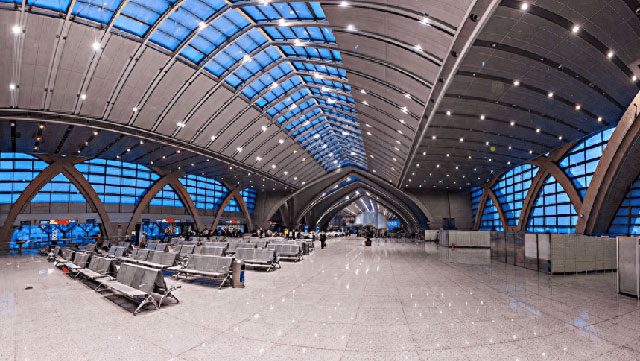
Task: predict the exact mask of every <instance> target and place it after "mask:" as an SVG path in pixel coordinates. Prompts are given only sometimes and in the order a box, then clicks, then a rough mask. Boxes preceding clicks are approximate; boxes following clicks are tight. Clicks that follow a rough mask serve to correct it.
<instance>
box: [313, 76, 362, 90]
mask: <svg viewBox="0 0 640 361" xmlns="http://www.w3.org/2000/svg"><path fill="white" fill-rule="evenodd" d="M302 78H303V79H304V81H305V82H306V83H307V84H315V85H319V86H326V87H329V88H334V89H338V90H341V91H343V92H346V93H350V92H351V85H349V84H345V83H341V82H339V81H333V80H329V79H317V78H314V77H312V76H310V75H305V76H303V77H302Z"/></svg>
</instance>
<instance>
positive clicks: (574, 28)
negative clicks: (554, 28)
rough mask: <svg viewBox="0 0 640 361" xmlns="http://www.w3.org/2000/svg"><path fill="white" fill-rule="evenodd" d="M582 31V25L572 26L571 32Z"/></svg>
mask: <svg viewBox="0 0 640 361" xmlns="http://www.w3.org/2000/svg"><path fill="white" fill-rule="evenodd" d="M579 31H580V25H574V26H573V27H571V32H572V33H574V34H577V33H578V32H579Z"/></svg>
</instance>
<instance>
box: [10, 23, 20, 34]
mask: <svg viewBox="0 0 640 361" xmlns="http://www.w3.org/2000/svg"><path fill="white" fill-rule="evenodd" d="M11 32H12V33H13V35H20V34H22V27H21V26H20V25H14V26H13V27H12V28H11Z"/></svg>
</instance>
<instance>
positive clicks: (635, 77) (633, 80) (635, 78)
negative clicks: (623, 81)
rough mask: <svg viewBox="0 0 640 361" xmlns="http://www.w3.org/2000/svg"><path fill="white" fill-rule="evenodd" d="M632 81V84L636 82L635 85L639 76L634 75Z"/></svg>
mask: <svg viewBox="0 0 640 361" xmlns="http://www.w3.org/2000/svg"><path fill="white" fill-rule="evenodd" d="M631 81H632V82H634V83H635V82H636V81H638V76H637V75H635V74H634V75H632V76H631Z"/></svg>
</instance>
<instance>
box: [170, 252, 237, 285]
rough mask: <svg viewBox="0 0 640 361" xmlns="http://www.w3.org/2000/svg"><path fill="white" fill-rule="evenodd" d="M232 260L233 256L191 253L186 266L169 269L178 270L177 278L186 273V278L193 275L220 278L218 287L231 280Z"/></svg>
mask: <svg viewBox="0 0 640 361" xmlns="http://www.w3.org/2000/svg"><path fill="white" fill-rule="evenodd" d="M232 261H233V258H231V257H220V256H208V255H199V254H192V255H189V259H188V260H187V264H186V265H185V266H176V267H170V268H169V269H170V270H172V271H175V272H176V275H175V276H176V278H179V277H180V275H184V277H185V278H188V276H190V275H193V276H201V277H209V278H214V279H220V280H221V282H220V286H219V287H218V288H222V287H223V286H224V285H225V283H227V282H228V281H229V280H230V277H231V262H232Z"/></svg>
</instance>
